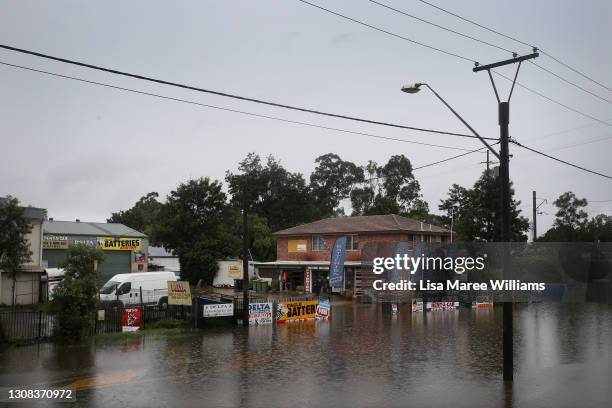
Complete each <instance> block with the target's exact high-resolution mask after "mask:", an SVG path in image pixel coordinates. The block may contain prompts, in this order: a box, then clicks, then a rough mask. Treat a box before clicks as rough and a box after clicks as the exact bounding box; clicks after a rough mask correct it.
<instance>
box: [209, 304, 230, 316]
mask: <svg viewBox="0 0 612 408" xmlns="http://www.w3.org/2000/svg"><path fill="white" fill-rule="evenodd" d="M233 315H234V304H233V303H218V304H214V305H202V316H204V317H224V316H233Z"/></svg>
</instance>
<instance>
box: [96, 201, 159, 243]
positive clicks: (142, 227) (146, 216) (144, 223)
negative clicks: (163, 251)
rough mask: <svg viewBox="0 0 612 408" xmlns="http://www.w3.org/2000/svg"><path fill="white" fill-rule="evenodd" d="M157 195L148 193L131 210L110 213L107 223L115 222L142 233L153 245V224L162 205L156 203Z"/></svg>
mask: <svg viewBox="0 0 612 408" xmlns="http://www.w3.org/2000/svg"><path fill="white" fill-rule="evenodd" d="M158 197H159V194H158V193H156V192H151V193H148V194H147V195H145V196H143V197H141V198H140V199H139V200H138V201H137V202H136V203H135V204H134V206H133V207H132V208H130V209H128V210H125V211H118V212H114V213H112V215H111V216H110V218H108V219H107V220H106V221H107V222H116V223H120V224H124V225H127V226H128V227H130V228H133V229H135V230H137V231H140V232H144V233H145V234H147V235H148V236H149V238H150V239H151V241H152V242H153V243H155V236H154V235H153V231H154V230H155V224H156V223H157V221H158V219H159V214H160V211H161V208H162V203H160V202H159V201H158Z"/></svg>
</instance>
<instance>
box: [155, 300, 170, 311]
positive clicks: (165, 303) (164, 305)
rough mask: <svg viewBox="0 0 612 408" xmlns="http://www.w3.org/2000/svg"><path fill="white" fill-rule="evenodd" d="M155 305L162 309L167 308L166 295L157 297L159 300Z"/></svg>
mask: <svg viewBox="0 0 612 408" xmlns="http://www.w3.org/2000/svg"><path fill="white" fill-rule="evenodd" d="M157 305H158V306H159V307H161V308H162V309H164V310H165V309H167V308H168V298H167V297H163V298H161V299H159V302H158V303H157Z"/></svg>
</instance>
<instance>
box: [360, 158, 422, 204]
mask: <svg viewBox="0 0 612 408" xmlns="http://www.w3.org/2000/svg"><path fill="white" fill-rule="evenodd" d="M363 171H364V177H363V179H362V180H363V181H362V182H361V184H360V185H359V186H358V187H356V188H354V189H353V190H352V192H351V196H350V197H351V205H352V207H353V215H375V214H400V215H405V216H413V215H425V214H427V213H428V212H429V206H428V205H427V202H425V201H424V200H423V199H422V194H421V186H420V184H419V182H418V181H417V180H416V179H415V177H414V174H413V173H412V164H411V163H410V160H409V159H408V158H407V157H406V156H404V155H394V156H391V158H390V159H389V161H388V162H387V164H385V165H384V166H379V165H378V164H377V163H376V162H374V161H371V160H370V161H369V162H368V164H367V165H366V166H365V167H364V168H363Z"/></svg>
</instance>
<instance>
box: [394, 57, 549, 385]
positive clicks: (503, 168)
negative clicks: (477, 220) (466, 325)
mask: <svg viewBox="0 0 612 408" xmlns="http://www.w3.org/2000/svg"><path fill="white" fill-rule="evenodd" d="M538 55H539V54H538V53H537V52H536V50H535V49H534V52H533V54H529V55H524V56H521V57H518V56H517V55H516V54H515V55H514V58H512V59H509V60H504V61H500V62H496V63H493V64H489V65H483V66H479V65H478V64H476V67H475V68H474V69H473V71H474V72H478V71H483V70H486V71H487V72H488V73H489V77H490V79H491V83H492V84H493V90H494V91H495V97H496V98H497V102H498V104H499V126H500V139H499V143H500V149H499V153H497V152H496V151H495V150H493V148H492V147H491V145H490V144H489V143H487V141H486V140H485V139H484V138H483V137H481V136H480V135H479V134H478V133H477V132H476V131H475V130H474V128H472V127H471V126H470V125H469V124H468V123H467V122H466V121H465V120H464V119H463V118H462V117H461V116H460V115H459V114H458V113H457V112H456V111H455V110H454V109H453V108H452V107H451V106H450V105H449V104H448V103H447V102H446V101H445V100H444V99H443V98H442V97H441V96H440V95H439V94H438V93H437V92H436V91H435V90H434V89H433V88H432V87H431V86H429V85H428V84H426V83H416V84H414V85H406V86H403V87H402V91H403V92H406V93H411V94H412V93H417V92H418V91H419V90H420V88H421V87H422V86H426V87H427V88H429V90H430V91H431V92H433V94H434V95H436V97H437V98H438V99H439V100H440V101H442V103H443V104H444V105H445V106H446V107H447V108H448V109H450V111H451V112H452V113H453V114H454V115H455V116H456V117H457V118H458V119H459V120H460V121H461V122H462V123H463V124H464V125H465V126H466V127H467V128H468V129H469V130H470V131H471V132H472V134H474V136H476V137H478V139H480V141H481V142H482V143H483V144H484V145H485V146H486V147H487V148H488V149H489V151H490V152H491V153H493V155H494V156H495V157H497V159H498V160H499V167H500V168H499V170H500V171H499V182H500V190H501V197H500V199H501V200H500V201H501V231H500V232H501V234H499V235H500V237H501V242H502V243H503V252H502V265H503V277H504V279H510V267H509V262H510V251H509V247H508V243H509V242H510V240H511V239H512V235H511V228H510V218H511V216H510V207H511V200H512V197H511V194H510V160H509V157H510V155H509V152H508V150H509V149H508V145H509V143H510V136H509V133H508V124H509V123H510V98H511V97H512V92H513V91H514V85H515V83H516V77H517V76H518V72H519V69H520V68H521V62H522V61H525V60H528V59H532V58H536V57H537V56H538ZM517 62H518V64H519V65H518V68H517V70H516V73H515V75H514V80H513V81H512V88H511V89H510V95H509V96H508V100H507V101H504V102H502V101H501V100H500V98H499V93H498V92H497V88H496V86H495V81H493V76H492V75H491V69H493V68H497V67H501V66H504V65H509V64H514V63H517ZM504 300H506V299H504ZM502 316H503V322H502V324H503V334H502V337H503V362H504V368H503V377H504V381H513V379H514V344H513V327H512V326H513V325H512V323H513V322H512V302H511V301H510V302H504V303H503V315H502Z"/></svg>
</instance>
